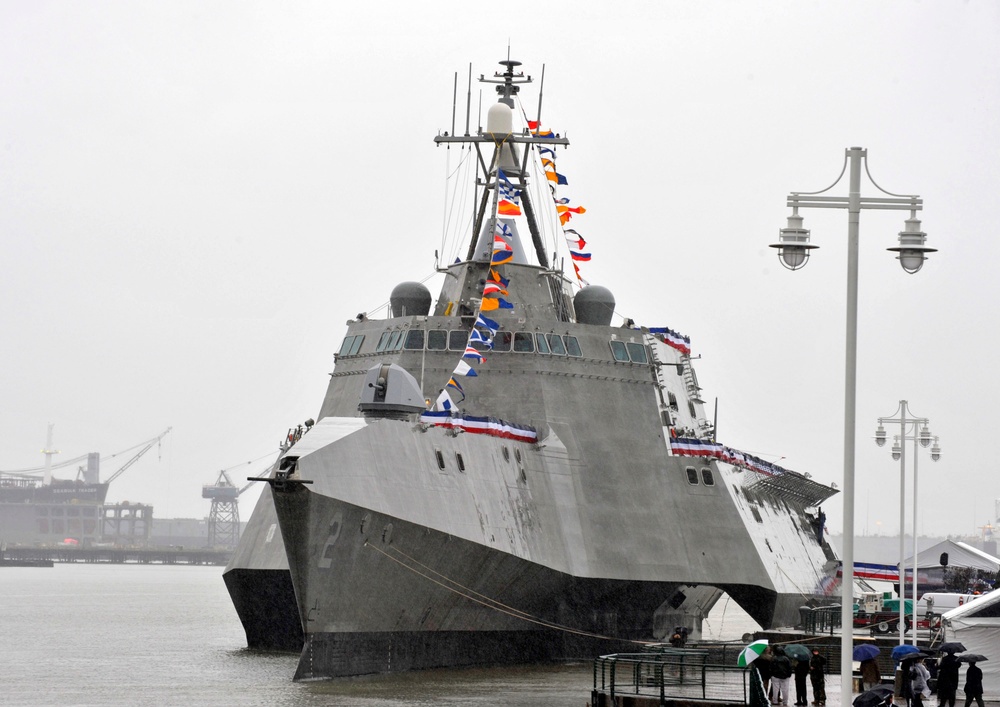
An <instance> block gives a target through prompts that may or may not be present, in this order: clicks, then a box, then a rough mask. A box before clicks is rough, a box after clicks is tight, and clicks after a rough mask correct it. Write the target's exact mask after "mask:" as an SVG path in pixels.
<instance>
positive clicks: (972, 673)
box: [965, 663, 983, 696]
mask: <svg viewBox="0 0 1000 707" xmlns="http://www.w3.org/2000/svg"><path fill="white" fill-rule="evenodd" d="M965 694H966V695H972V696H974V695H980V696H981V695H982V694H983V671H982V670H980V669H979V668H977V667H976V664H975V663H970V664H969V669H968V670H966V671H965Z"/></svg>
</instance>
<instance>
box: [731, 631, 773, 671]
mask: <svg viewBox="0 0 1000 707" xmlns="http://www.w3.org/2000/svg"><path fill="white" fill-rule="evenodd" d="M766 650H767V639H766V638H762V639H760V640H759V641H754V642H753V643H751V644H750V645H748V646H747V647H746V648H744V649H743V650H741V651H740V655H739V657H738V658H737V659H736V664H737V665H738V666H740V667H741V668H745V667H747V666H748V665H750V663H752V662H754V661H755V660H757V658H759V657H760V654H761V653H763V652H764V651H766Z"/></svg>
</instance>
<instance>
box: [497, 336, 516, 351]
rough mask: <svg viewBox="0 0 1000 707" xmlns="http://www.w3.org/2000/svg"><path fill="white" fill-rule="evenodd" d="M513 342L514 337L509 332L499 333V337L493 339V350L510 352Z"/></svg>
mask: <svg viewBox="0 0 1000 707" xmlns="http://www.w3.org/2000/svg"><path fill="white" fill-rule="evenodd" d="M513 340H514V335H513V334H511V333H510V332H509V331H498V332H497V335H496V336H494V337H493V350H494V351H510V345H511V342H512V341H513Z"/></svg>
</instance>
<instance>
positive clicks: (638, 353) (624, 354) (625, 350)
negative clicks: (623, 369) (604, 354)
mask: <svg viewBox="0 0 1000 707" xmlns="http://www.w3.org/2000/svg"><path fill="white" fill-rule="evenodd" d="M611 354H612V355H613V356H614V357H615V360H616V361H622V362H628V361H631V362H632V363H649V358H648V357H647V356H646V347H645V346H643V345H642V344H636V343H634V342H632V341H629V342H627V343H626V342H624V341H618V340H617V339H613V340H612V341H611Z"/></svg>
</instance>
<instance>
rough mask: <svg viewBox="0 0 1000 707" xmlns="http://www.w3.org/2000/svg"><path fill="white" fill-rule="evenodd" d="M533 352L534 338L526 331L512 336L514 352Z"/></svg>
mask: <svg viewBox="0 0 1000 707" xmlns="http://www.w3.org/2000/svg"><path fill="white" fill-rule="evenodd" d="M534 350H535V337H533V336H532V335H531V332H528V331H519V332H517V333H516V334H514V351H519V352H521V353H531V352H532V351H534Z"/></svg>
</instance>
